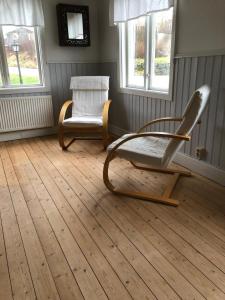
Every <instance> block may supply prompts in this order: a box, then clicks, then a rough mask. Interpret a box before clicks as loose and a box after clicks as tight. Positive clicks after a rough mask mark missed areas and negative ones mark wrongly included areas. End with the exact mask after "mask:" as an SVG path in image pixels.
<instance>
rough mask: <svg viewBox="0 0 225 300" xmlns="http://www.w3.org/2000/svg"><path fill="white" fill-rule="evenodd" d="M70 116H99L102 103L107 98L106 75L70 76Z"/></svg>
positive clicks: (107, 82) (107, 79)
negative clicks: (71, 101)
mask: <svg viewBox="0 0 225 300" xmlns="http://www.w3.org/2000/svg"><path fill="white" fill-rule="evenodd" d="M70 88H71V89H72V90H73V101H74V105H73V109H72V116H73V117H75V116H101V115H102V109H103V104H104V103H105V101H107V100H108V89H109V77H108V76H80V77H72V78H71V84H70Z"/></svg>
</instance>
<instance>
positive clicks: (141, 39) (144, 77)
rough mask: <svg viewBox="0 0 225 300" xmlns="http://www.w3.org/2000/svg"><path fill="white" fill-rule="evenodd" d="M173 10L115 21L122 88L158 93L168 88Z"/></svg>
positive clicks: (170, 68) (170, 76)
mask: <svg viewBox="0 0 225 300" xmlns="http://www.w3.org/2000/svg"><path fill="white" fill-rule="evenodd" d="M173 10H174V9H173V8H170V9H169V10H165V11H161V12H156V13H152V14H151V15H148V16H142V17H139V18H137V19H134V20H130V21H127V22H125V23H121V24H120V25H119V26H120V74H121V76H120V81H121V82H120V85H121V87H122V88H126V89H133V90H142V91H145V92H148V93H149V92H153V93H160V94H169V93H170V92H171V91H170V89H171V82H172V64H171V61H172V58H173V57H172V52H173V50H172V49H173V14H174V12H173Z"/></svg>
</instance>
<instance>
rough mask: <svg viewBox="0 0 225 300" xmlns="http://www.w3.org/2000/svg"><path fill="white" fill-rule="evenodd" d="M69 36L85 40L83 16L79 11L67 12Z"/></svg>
mask: <svg viewBox="0 0 225 300" xmlns="http://www.w3.org/2000/svg"><path fill="white" fill-rule="evenodd" d="M67 24H68V37H69V39H75V40H83V39H84V29H83V16H82V14H78V13H70V12H69V13H67Z"/></svg>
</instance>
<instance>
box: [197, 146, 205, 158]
mask: <svg viewBox="0 0 225 300" xmlns="http://www.w3.org/2000/svg"><path fill="white" fill-rule="evenodd" d="M196 156H197V158H198V159H199V160H201V159H204V158H205V156H206V149H205V148H203V147H197V148H196Z"/></svg>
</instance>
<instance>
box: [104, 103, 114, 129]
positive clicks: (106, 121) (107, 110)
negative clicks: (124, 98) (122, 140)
mask: <svg viewBox="0 0 225 300" xmlns="http://www.w3.org/2000/svg"><path fill="white" fill-rule="evenodd" d="M111 102H112V100H107V101H106V102H105V103H104V106H103V111H102V120H103V128H104V129H106V130H107V128H108V117H109V107H110V104H111Z"/></svg>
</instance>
